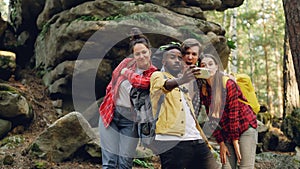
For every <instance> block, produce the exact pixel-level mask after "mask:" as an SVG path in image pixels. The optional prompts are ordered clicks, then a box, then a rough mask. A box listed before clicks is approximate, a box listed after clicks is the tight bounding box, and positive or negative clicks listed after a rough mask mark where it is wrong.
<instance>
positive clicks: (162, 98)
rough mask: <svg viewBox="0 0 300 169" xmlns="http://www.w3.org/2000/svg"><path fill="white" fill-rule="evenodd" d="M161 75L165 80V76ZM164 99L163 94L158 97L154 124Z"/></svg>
mask: <svg viewBox="0 0 300 169" xmlns="http://www.w3.org/2000/svg"><path fill="white" fill-rule="evenodd" d="M163 75H164V79H167V76H166V75H165V74H164V73H163ZM164 99H165V94H162V95H161V96H160V98H159V100H158V102H157V110H156V114H155V119H154V121H155V123H156V122H157V120H158V116H159V112H160V107H161V105H162V103H163V101H164Z"/></svg>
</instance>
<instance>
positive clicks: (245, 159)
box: [200, 54, 257, 169]
mask: <svg viewBox="0 0 300 169" xmlns="http://www.w3.org/2000/svg"><path fill="white" fill-rule="evenodd" d="M221 66H222V65H221V62H220V61H219V59H217V58H216V57H215V56H213V55H211V54H204V55H203V56H202V58H201V61H200V67H205V68H208V69H209V72H210V77H209V78H208V79H205V80H203V83H202V84H201V87H200V97H201V102H202V104H203V105H204V106H205V107H206V112H207V114H208V117H209V118H210V121H209V122H208V123H207V124H205V125H204V130H206V129H207V128H208V126H209V124H213V123H212V122H214V124H216V125H210V127H213V130H214V131H213V133H212V134H213V136H214V137H215V138H216V141H217V142H218V143H219V145H220V158H221V162H222V164H223V165H222V168H232V169H235V168H236V167H237V166H239V168H251V169H253V168H254V163H255V154H256V143H257V130H256V128H257V121H256V115H255V114H254V112H253V110H252V109H251V107H250V106H249V105H246V104H244V103H242V102H240V101H239V99H242V100H246V99H245V97H244V96H243V95H242V92H241V90H240V88H239V86H238V85H237V84H236V83H235V81H234V80H232V79H229V80H227V81H224V79H225V78H223V76H226V75H224V73H223V72H221V71H220V69H221ZM227 79H228V78H227ZM225 82H226V84H225Z"/></svg>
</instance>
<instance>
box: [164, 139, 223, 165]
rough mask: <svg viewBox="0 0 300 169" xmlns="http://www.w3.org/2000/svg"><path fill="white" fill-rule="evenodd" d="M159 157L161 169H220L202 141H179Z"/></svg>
mask: <svg viewBox="0 0 300 169" xmlns="http://www.w3.org/2000/svg"><path fill="white" fill-rule="evenodd" d="M159 156H160V160H161V165H162V169H184V168H186V169H216V168H220V166H219V165H218V163H217V162H216V159H215V158H214V156H213V154H212V153H211V152H210V150H209V148H208V146H207V145H206V143H204V142H203V141H202V140H193V141H181V142H179V143H178V144H177V145H176V146H175V147H173V148H171V149H170V150H168V151H166V152H164V153H162V154H160V155H159Z"/></svg>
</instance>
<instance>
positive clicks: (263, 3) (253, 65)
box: [0, 0, 285, 118]
mask: <svg viewBox="0 0 300 169" xmlns="http://www.w3.org/2000/svg"><path fill="white" fill-rule="evenodd" d="M7 5H8V0H0V10H1V13H2V17H3V18H4V19H7V14H8V11H7V9H8V7H7ZM205 14H206V17H207V20H210V21H214V22H216V23H220V24H221V25H222V27H224V28H225V30H226V32H227V33H226V36H227V38H228V45H229V46H230V47H231V48H232V52H231V56H230V62H229V65H228V68H227V72H234V73H246V74H248V75H249V76H250V77H251V79H252V82H253V84H254V87H255V89H256V94H257V97H258V99H259V103H260V104H261V105H266V106H267V107H268V109H269V113H271V114H272V115H274V116H275V117H278V118H281V117H282V116H283V107H284V106H283V55H284V35H285V31H284V30H285V16H284V11H283V4H282V0H256V1H252V0H245V2H244V3H243V5H241V6H240V7H238V8H234V9H228V10H226V11H206V13H205Z"/></svg>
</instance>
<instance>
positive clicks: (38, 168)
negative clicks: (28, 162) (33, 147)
mask: <svg viewBox="0 0 300 169" xmlns="http://www.w3.org/2000/svg"><path fill="white" fill-rule="evenodd" d="M34 168H35V169H46V168H47V166H46V163H45V162H42V161H36V162H35V164H34Z"/></svg>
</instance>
